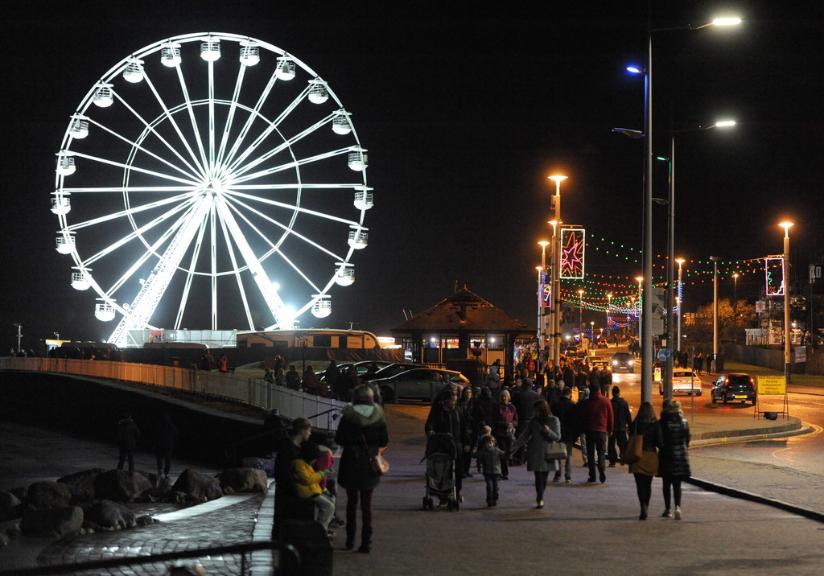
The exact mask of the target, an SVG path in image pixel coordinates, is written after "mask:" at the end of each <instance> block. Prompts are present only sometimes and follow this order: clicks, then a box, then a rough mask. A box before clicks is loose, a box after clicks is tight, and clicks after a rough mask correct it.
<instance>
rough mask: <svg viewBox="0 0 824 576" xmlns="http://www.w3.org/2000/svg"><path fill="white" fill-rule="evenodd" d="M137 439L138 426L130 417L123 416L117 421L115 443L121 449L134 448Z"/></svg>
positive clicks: (138, 437)
mask: <svg viewBox="0 0 824 576" xmlns="http://www.w3.org/2000/svg"><path fill="white" fill-rule="evenodd" d="M138 440H140V428H138V427H137V424H135V421H134V420H132V419H131V417H129V418H123V419H122V420H120V421H119V422H118V423H117V445H118V446H119V447H120V448H121V449H122V450H134V449H135V448H136V447H137V442H138Z"/></svg>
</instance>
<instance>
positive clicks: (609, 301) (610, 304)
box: [607, 292, 612, 333]
mask: <svg viewBox="0 0 824 576" xmlns="http://www.w3.org/2000/svg"><path fill="white" fill-rule="evenodd" d="M611 308H612V292H607V333H609V326H610V317H609V313H610V311H611Z"/></svg>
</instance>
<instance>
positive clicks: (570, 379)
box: [563, 366, 575, 388]
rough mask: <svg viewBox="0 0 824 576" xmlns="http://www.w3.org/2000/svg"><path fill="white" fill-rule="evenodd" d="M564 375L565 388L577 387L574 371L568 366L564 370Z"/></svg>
mask: <svg viewBox="0 0 824 576" xmlns="http://www.w3.org/2000/svg"><path fill="white" fill-rule="evenodd" d="M563 374H564V386H566V387H567V388H572V387H573V386H575V372H574V371H573V370H572V368H570V367H569V366H567V367H566V368H564V372H563Z"/></svg>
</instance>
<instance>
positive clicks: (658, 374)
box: [653, 366, 661, 382]
mask: <svg viewBox="0 0 824 576" xmlns="http://www.w3.org/2000/svg"><path fill="white" fill-rule="evenodd" d="M653 380H655V381H656V382H660V381H661V368H660V366H656V367H655V369H654V370H653Z"/></svg>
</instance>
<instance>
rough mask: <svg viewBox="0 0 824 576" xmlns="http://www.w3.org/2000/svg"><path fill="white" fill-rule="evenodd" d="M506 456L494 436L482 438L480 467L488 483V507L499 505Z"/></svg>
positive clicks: (479, 452)
mask: <svg viewBox="0 0 824 576" xmlns="http://www.w3.org/2000/svg"><path fill="white" fill-rule="evenodd" d="M504 457H506V454H505V453H504V451H503V450H501V449H500V448H498V446H497V445H496V444H495V438H493V437H492V435H489V436H482V437H481V442H480V446H479V447H478V466H480V468H481V471H482V472H483V475H484V482H485V483H486V505H487V506H488V507H491V506H496V505H497V504H498V479H500V477H501V462H502V461H503V458H504Z"/></svg>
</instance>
